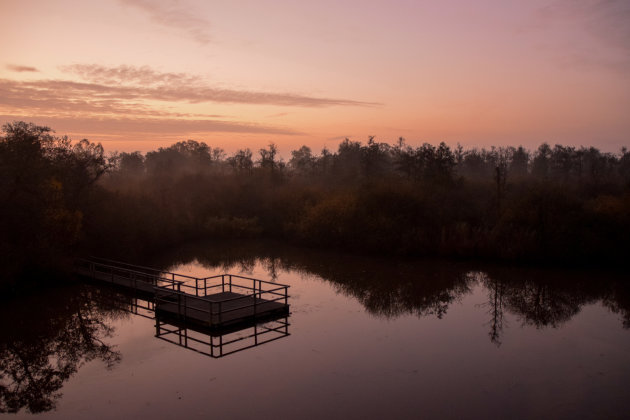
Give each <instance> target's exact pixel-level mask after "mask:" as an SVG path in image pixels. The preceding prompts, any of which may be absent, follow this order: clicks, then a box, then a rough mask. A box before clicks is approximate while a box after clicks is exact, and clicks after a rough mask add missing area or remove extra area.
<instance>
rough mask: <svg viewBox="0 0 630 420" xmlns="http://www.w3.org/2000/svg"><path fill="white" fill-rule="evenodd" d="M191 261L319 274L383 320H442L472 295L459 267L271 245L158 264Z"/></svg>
mask: <svg viewBox="0 0 630 420" xmlns="http://www.w3.org/2000/svg"><path fill="white" fill-rule="evenodd" d="M193 259H197V261H199V262H200V263H201V264H203V265H206V266H210V267H221V268H222V269H223V270H227V271H229V270H231V269H232V270H233V269H239V268H240V269H242V268H243V267H247V268H249V269H250V271H251V269H252V268H253V267H254V265H255V263H256V260H260V261H261V263H262V266H263V267H264V268H265V269H266V271H267V272H268V275H269V276H270V277H271V278H272V279H275V278H276V277H277V272H278V270H279V269H284V270H293V271H298V272H302V273H309V274H317V275H318V276H320V277H322V278H324V279H325V280H327V281H329V282H331V283H333V285H334V286H335V287H336V288H337V290H338V291H339V292H341V293H344V294H346V295H348V296H352V297H354V298H356V299H357V300H359V302H361V304H363V306H365V308H366V309H367V310H368V311H369V312H370V313H372V314H374V315H378V316H384V317H396V316H400V315H403V314H409V313H410V314H416V315H418V316H424V315H435V316H437V317H438V318H441V317H442V316H444V314H445V313H446V311H447V310H448V307H449V306H450V305H451V304H452V303H453V302H454V301H456V300H457V299H458V298H459V297H461V296H462V295H464V294H465V293H468V291H469V286H468V285H469V281H468V279H467V278H466V276H465V273H466V270H465V269H464V267H463V266H462V265H460V264H452V263H449V264H443V263H440V262H424V263H418V262H408V261H401V260H391V259H379V258H365V257H358V256H349V255H339V254H336V253H326V252H322V251H315V250H305V249H303V248H302V249H297V248H292V247H288V246H282V245H277V246H270V243H269V242H262V243H259V242H251V243H249V244H247V245H242V244H237V245H233V244H230V245H229V246H228V245H226V244H225V243H222V244H221V246H219V247H216V246H214V245H206V246H192V247H190V248H187V249H186V248H180V249H179V250H178V254H177V256H176V257H175V258H174V259H173V258H170V259H167V260H162V261H160V262H158V263H157V265H161V266H171V265H175V264H180V263H186V262H188V261H191V260H193Z"/></svg>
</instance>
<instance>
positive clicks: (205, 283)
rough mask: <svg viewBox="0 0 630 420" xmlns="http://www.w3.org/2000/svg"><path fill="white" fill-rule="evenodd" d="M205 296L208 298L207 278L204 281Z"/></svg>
mask: <svg viewBox="0 0 630 420" xmlns="http://www.w3.org/2000/svg"><path fill="white" fill-rule="evenodd" d="M203 295H204V296H208V279H207V278H205V277H204V279H203Z"/></svg>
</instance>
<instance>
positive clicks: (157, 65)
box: [0, 0, 630, 155]
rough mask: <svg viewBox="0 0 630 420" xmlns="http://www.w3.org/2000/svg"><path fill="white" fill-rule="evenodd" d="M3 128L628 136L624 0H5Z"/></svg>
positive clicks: (207, 137)
mask: <svg viewBox="0 0 630 420" xmlns="http://www.w3.org/2000/svg"><path fill="white" fill-rule="evenodd" d="M0 53H1V54H0V124H4V123H6V122H10V121H14V120H24V121H31V122H34V123H36V124H38V125H47V126H50V127H51V128H53V129H54V130H55V131H56V133H57V134H58V135H68V136H69V137H71V138H72V139H74V140H80V139H82V138H88V139H89V140H91V141H95V142H101V143H102V144H103V146H104V147H105V150H106V151H127V152H130V151H135V150H139V151H143V152H146V151H149V150H154V149H157V148H158V147H167V146H169V145H170V144H172V143H174V142H176V141H180V140H187V139H194V140H197V141H204V142H206V143H207V144H209V145H210V146H212V147H221V148H223V149H225V150H226V151H227V152H228V153H232V152H234V151H236V150H237V149H241V148H246V147H249V148H251V149H252V150H254V151H256V150H258V149H259V148H262V147H266V146H267V145H268V144H269V143H270V142H273V143H275V144H276V145H277V146H278V147H279V150H280V152H281V153H282V154H284V155H286V154H288V153H289V151H290V150H293V149H297V148H299V147H300V146H301V145H303V144H305V145H308V146H310V147H311V148H312V149H313V150H314V152H319V150H321V149H322V148H323V147H327V148H328V149H330V150H333V151H334V150H336V148H337V145H338V143H339V142H340V140H342V139H344V138H346V137H348V138H350V139H352V140H355V141H362V142H365V141H366V140H367V138H368V136H376V140H378V141H383V142H389V143H394V142H396V141H397V139H398V138H399V137H404V138H405V140H406V142H407V144H409V145H412V146H417V145H420V144H422V143H425V142H427V143H432V144H437V143H439V142H441V141H444V142H446V143H447V144H449V145H456V144H457V143H460V144H461V145H463V146H464V147H466V148H472V147H489V146H492V145H496V146H506V145H512V146H518V145H523V146H525V147H527V148H530V149H534V148H536V147H538V145H540V144H541V143H543V142H547V143H549V144H552V145H553V144H563V145H572V146H596V147H598V148H600V149H602V150H604V151H609V152H617V151H619V150H620V148H621V147H622V146H627V147H630V0H546V1H539V0H528V1H522V0H518V1H509V0H475V1H468V0H466V1H454V0H441V1H433V0H431V1H429V0H427V1H425V0H416V1H403V0H388V1H371V0H361V1H354V0H353V1H350V0H347V1H343V0H335V1H329V0H319V1H317V2H313V1H309V2H306V1H296V0H292V1H288V0H287V1H284V0H279V1H264V0H252V1H241V0H230V1H212V0H155V1H150V0H93V1H92V0H0Z"/></svg>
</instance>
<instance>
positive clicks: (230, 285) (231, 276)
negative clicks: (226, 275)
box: [230, 274, 232, 292]
mask: <svg viewBox="0 0 630 420" xmlns="http://www.w3.org/2000/svg"><path fill="white" fill-rule="evenodd" d="M231 291H232V275H231V274H230V292H231Z"/></svg>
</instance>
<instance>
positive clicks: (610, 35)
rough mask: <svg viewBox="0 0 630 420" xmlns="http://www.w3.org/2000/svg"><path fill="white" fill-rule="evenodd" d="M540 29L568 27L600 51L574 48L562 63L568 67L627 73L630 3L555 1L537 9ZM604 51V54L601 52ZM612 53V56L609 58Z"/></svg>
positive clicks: (616, 0)
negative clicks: (570, 26)
mask: <svg viewBox="0 0 630 420" xmlns="http://www.w3.org/2000/svg"><path fill="white" fill-rule="evenodd" d="M538 18H539V21H540V22H541V23H542V25H543V26H544V27H551V26H552V25H557V24H558V23H569V24H572V25H574V26H575V27H576V28H580V29H581V30H584V31H585V32H586V33H588V34H590V36H591V37H592V39H593V40H595V41H596V42H597V43H598V44H599V46H600V48H595V47H593V46H590V47H589V46H584V45H580V44H578V45H574V46H573V47H572V50H571V51H568V52H566V53H565V56H564V58H563V60H562V61H563V62H565V63H566V64H570V65H575V64H579V65H582V66H599V67H607V68H609V69H611V70H616V71H620V72H623V73H627V71H628V70H630V2H628V1H627V0H556V1H555V2H553V3H551V4H549V5H547V6H545V7H543V8H541V9H539V11H538ZM602 46H603V47H605V48H606V49H607V52H605V51H602V49H601V47H602ZM612 52H616V53H615V54H613V53H612Z"/></svg>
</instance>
